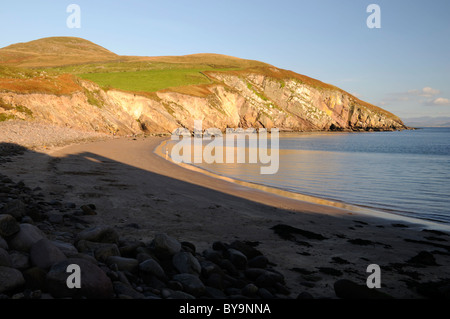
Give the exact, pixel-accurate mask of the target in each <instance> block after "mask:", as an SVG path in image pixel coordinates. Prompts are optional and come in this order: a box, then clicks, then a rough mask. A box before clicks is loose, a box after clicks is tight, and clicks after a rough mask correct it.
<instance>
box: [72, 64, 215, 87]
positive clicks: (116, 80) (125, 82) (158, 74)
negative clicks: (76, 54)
mask: <svg viewBox="0 0 450 319" xmlns="http://www.w3.org/2000/svg"><path fill="white" fill-rule="evenodd" d="M202 71H204V70H202V69H163V70H144V71H132V72H105V73H84V74H78V76H79V77H80V78H82V79H85V80H90V81H93V82H95V83H97V84H98V85H100V86H101V87H103V88H117V89H121V90H125V91H138V92H156V91H159V90H162V89H166V88H170V87H179V86H186V85H197V84H208V83H211V80H210V79H209V78H208V77H206V76H205V75H203V74H202V73H201V72H202Z"/></svg>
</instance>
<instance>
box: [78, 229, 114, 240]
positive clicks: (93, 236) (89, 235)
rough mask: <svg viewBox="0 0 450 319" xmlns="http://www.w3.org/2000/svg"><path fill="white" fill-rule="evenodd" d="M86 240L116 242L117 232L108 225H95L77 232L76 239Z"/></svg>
mask: <svg viewBox="0 0 450 319" xmlns="http://www.w3.org/2000/svg"><path fill="white" fill-rule="evenodd" d="M80 240H87V241H92V242H95V243H108V244H117V243H118V241H119V234H118V233H117V232H116V230H115V229H114V228H112V227H110V226H95V227H92V228H88V229H86V230H83V231H81V232H80V233H78V234H77V238H76V241H77V242H78V241H80Z"/></svg>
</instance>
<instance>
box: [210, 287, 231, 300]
mask: <svg viewBox="0 0 450 319" xmlns="http://www.w3.org/2000/svg"><path fill="white" fill-rule="evenodd" d="M206 295H207V296H208V297H211V298H213V299H226V298H227V295H226V294H225V293H224V292H223V291H222V290H220V289H217V288H214V287H206Z"/></svg>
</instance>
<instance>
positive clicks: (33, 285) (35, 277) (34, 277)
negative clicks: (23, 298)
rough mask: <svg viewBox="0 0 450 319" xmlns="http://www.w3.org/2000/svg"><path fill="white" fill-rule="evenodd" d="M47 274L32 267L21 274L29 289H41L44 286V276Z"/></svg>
mask: <svg viewBox="0 0 450 319" xmlns="http://www.w3.org/2000/svg"><path fill="white" fill-rule="evenodd" d="M46 275H47V272H46V271H45V270H44V269H42V268H39V267H32V268H29V269H27V270H25V271H24V272H23V277H24V278H25V281H26V286H27V288H29V289H41V288H42V287H44V286H45V276H46Z"/></svg>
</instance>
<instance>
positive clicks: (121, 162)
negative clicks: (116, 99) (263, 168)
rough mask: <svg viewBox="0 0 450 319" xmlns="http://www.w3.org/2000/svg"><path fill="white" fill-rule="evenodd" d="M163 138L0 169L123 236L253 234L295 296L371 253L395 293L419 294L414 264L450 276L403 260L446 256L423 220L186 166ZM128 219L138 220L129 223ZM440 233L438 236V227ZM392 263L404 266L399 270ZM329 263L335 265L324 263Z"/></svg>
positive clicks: (329, 293) (72, 149)
mask: <svg viewBox="0 0 450 319" xmlns="http://www.w3.org/2000/svg"><path fill="white" fill-rule="evenodd" d="M163 140H164V139H163V138H156V137H148V138H137V139H130V138H117V139H113V140H106V141H95V142H89V143H82V144H72V145H69V146H66V147H63V148H57V149H54V150H52V151H48V152H45V153H38V152H32V151H29V152H27V153H25V154H24V155H22V156H18V157H16V158H15V159H14V161H13V162H11V163H6V164H3V165H2V173H3V174H5V175H8V176H10V177H11V178H12V179H14V180H24V181H25V183H26V184H27V185H30V187H40V188H41V189H42V192H43V193H44V194H45V195H46V197H47V198H48V199H58V200H64V201H67V202H74V203H81V202H82V203H86V201H89V202H91V203H93V204H95V205H96V206H97V207H98V211H99V214H98V215H97V216H95V222H96V223H97V224H107V225H111V226H114V227H117V229H118V231H119V232H121V234H122V235H123V236H132V237H136V238H138V239H141V240H144V241H145V240H147V239H149V238H151V237H152V236H154V234H155V233H157V232H166V233H168V234H169V235H171V236H174V237H177V238H179V239H180V240H187V241H191V242H193V243H195V244H196V245H197V247H198V249H199V251H202V249H205V248H206V247H210V246H211V244H212V242H214V241H217V240H221V241H225V242H231V241H233V240H236V239H239V240H243V241H251V242H258V243H259V245H258V249H260V250H261V251H262V252H264V254H265V255H266V256H267V257H268V258H269V260H271V261H272V262H273V263H275V264H277V266H276V268H277V269H278V270H279V271H280V272H282V273H283V275H284V276H285V278H286V281H287V286H288V287H289V288H290V289H291V291H292V295H294V296H295V295H297V294H299V293H301V292H305V291H307V292H310V293H311V294H312V295H313V296H314V297H317V298H321V297H323V298H335V297H336V295H335V293H334V290H333V284H334V282H336V280H338V279H350V280H352V281H354V282H357V283H359V284H364V283H365V279H366V278H367V274H366V268H367V266H368V265H369V264H373V263H375V264H379V265H380V266H382V268H383V267H384V268H383V269H386V270H383V284H384V285H385V286H384V287H383V288H382V289H381V290H383V291H384V292H386V293H389V294H391V295H392V296H394V297H397V298H421V295H420V294H418V292H417V291H416V290H415V289H414V288H411V287H408V285H407V284H406V283H407V282H408V281H411V280H413V279H412V278H411V273H412V272H416V273H419V277H417V276H416V277H415V278H416V279H414V280H416V281H417V282H430V281H436V280H443V279H448V278H450V270H449V269H447V268H448V267H445V266H430V267H423V268H415V267H414V266H411V265H409V264H408V263H407V262H406V261H407V260H409V259H410V258H412V257H414V256H415V255H417V254H418V253H419V252H420V251H429V252H432V253H433V255H434V257H435V258H436V260H437V264H439V265H448V264H449V263H450V257H449V256H450V255H449V254H448V252H449V251H447V250H446V249H445V248H442V247H441V248H439V247H438V246H436V245H435V246H433V243H434V244H438V242H435V241H433V240H432V239H431V240H430V239H427V237H430V236H429V233H426V232H423V231H421V230H422V229H423V227H422V226H418V225H416V224H409V223H404V221H401V225H399V222H394V221H393V220H386V219H381V218H377V217H374V216H363V215H359V214H355V213H353V212H349V211H346V210H343V209H340V208H337V207H330V206H324V205H317V204H314V203H308V202H300V201H298V200H295V199H290V198H286V197H282V196H279V195H277V194H271V193H266V192H263V191H261V190H259V189H250V188H247V187H244V186H242V185H237V184H234V183H231V182H228V181H225V180H219V179H217V178H215V177H212V176H207V175H205V174H201V173H198V172H193V171H190V170H186V169H185V168H183V167H180V166H178V165H175V164H173V163H170V162H168V161H167V160H165V159H164V158H162V157H160V156H158V155H157V154H154V153H153V150H154V149H155V148H156V147H157V146H158V145H160V144H161V142H162V141H163ZM399 220H401V219H400V218H399ZM130 223H135V224H138V225H139V229H130V228H129V227H127V226H126V225H128V224H130ZM277 225H289V226H291V227H295V228H296V229H301V230H306V231H309V232H311V233H314V234H319V235H321V236H322V237H324V238H326V239H324V240H317V239H314V238H312V239H311V238H305V237H304V236H302V235H299V234H290V235H291V236H290V237H289V236H288V237H289V238H288V239H286V237H285V238H281V237H280V235H279V234H277V233H275V232H274V229H273V227H274V226H277ZM435 237H437V236H435ZM441 239H442V241H441V243H444V244H445V241H447V239H446V237H445V236H443V237H442V238H441ZM336 260H345V261H346V263H342V264H339V263H336ZM395 264H403V265H404V267H402V268H401V271H399V270H398V269H396V268H395V267H393V265H395ZM329 268H332V269H334V270H337V272H335V273H333V272H331V273H329V272H328V273H327V271H326V269H328V270H329ZM324 269H325V270H324ZM417 278H420V279H417Z"/></svg>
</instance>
